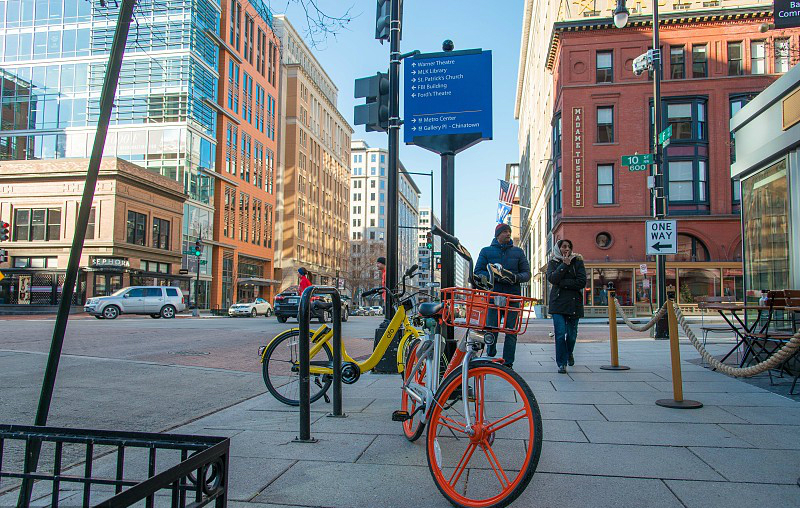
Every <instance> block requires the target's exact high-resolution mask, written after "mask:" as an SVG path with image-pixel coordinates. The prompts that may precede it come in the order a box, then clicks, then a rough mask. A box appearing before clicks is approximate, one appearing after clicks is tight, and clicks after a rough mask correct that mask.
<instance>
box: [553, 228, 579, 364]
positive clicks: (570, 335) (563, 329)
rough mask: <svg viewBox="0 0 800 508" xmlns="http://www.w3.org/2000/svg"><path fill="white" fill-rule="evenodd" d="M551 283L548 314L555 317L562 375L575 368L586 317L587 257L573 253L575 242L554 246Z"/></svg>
mask: <svg viewBox="0 0 800 508" xmlns="http://www.w3.org/2000/svg"><path fill="white" fill-rule="evenodd" d="M547 280H548V282H550V284H552V288H551V289H550V302H549V305H548V308H547V312H548V313H549V314H551V315H552V316H553V328H554V329H555V341H556V364H558V372H559V373H561V374H566V373H567V365H575V359H574V358H573V356H572V352H573V350H574V349H575V341H576V340H577V338H578V320H579V319H580V318H582V317H583V293H584V288H585V287H586V268H585V267H584V266H583V257H582V256H581V255H580V254H575V253H574V252H572V242H571V241H570V240H567V239H563V240H559V241H558V242H557V243H556V245H554V246H553V259H551V260H550V262H549V263H547Z"/></svg>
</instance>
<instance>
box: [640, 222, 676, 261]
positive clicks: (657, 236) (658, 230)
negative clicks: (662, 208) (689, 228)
mask: <svg viewBox="0 0 800 508" xmlns="http://www.w3.org/2000/svg"><path fill="white" fill-rule="evenodd" d="M645 235H646V242H647V255H648V256H652V255H660V254H677V253H678V224H677V222H676V221H674V220H649V221H647V225H646V227H645Z"/></svg>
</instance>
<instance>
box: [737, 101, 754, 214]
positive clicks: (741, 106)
mask: <svg viewBox="0 0 800 508" xmlns="http://www.w3.org/2000/svg"><path fill="white" fill-rule="evenodd" d="M756 95H757V93H748V94H740V95H732V96H731V98H730V111H731V116H730V117H731V118H733V115H735V114H736V113H738V112H739V110H740V109H742V108H743V107H744V106H745V105H746V104H747V103H748V102H750V101H751V100H753V97H755V96H756ZM730 136H731V138H730V145H731V152H730V153H731V164H733V163H734V162H736V140H735V139H734V137H733V133H731V134H730ZM734 201H735V202H738V201H739V200H738V199H734Z"/></svg>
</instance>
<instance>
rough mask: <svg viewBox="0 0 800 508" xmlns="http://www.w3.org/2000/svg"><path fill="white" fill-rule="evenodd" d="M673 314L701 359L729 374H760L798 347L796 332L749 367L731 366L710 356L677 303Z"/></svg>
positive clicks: (798, 339) (799, 335)
mask: <svg viewBox="0 0 800 508" xmlns="http://www.w3.org/2000/svg"><path fill="white" fill-rule="evenodd" d="M675 315H676V317H677V318H678V322H679V324H680V325H681V328H683V333H685V334H686V336H687V337H688V338H689V341H690V342H691V343H692V345H693V346H694V347H695V348H696V349H697V351H698V352H699V353H700V356H701V357H703V359H704V360H705V361H706V362H708V364H709V365H710V366H711V367H713V368H714V369H716V370H718V371H720V372H722V373H723V374H727V375H729V376H733V377H752V376H755V375H757V374H761V373H762V372H765V371H767V370H770V369H772V368H774V367H776V366H778V365H780V364H781V363H783V362H785V361H786V360H788V359H789V358H791V356H792V355H793V354H794V353H795V351H797V348H799V347H800V333H796V334H794V335H793V336H792V338H791V340H789V342H787V343H786V344H784V345H783V346H782V347H781V348H780V349H779V350H778V351H776V352H775V353H773V354H772V355H771V356H770V357H769V358H767V359H766V360H764V361H763V362H760V363H757V364H755V365H751V366H749V367H732V366H730V365H728V364H725V363H722V362H720V361H719V360H717V359H716V358H715V357H713V356H711V354H710V353H709V352H708V351H706V348H705V347H703V344H702V343H701V342H700V341H699V340H698V339H697V336H696V335H695V334H694V332H693V331H692V330H691V328H689V324H688V323H687V322H686V318H685V317H684V315H683V312H681V310H680V308H679V307H678V306H677V305H676V306H675Z"/></svg>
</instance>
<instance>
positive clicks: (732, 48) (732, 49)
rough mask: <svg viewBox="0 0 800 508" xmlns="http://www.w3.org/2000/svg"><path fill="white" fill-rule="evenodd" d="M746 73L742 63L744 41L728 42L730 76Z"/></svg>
mask: <svg viewBox="0 0 800 508" xmlns="http://www.w3.org/2000/svg"><path fill="white" fill-rule="evenodd" d="M742 74H744V66H743V65H742V43H741V41H740V42H729V43H728V76H741V75H742Z"/></svg>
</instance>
